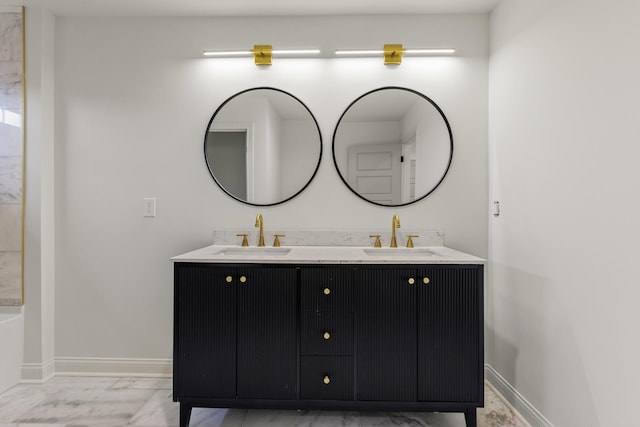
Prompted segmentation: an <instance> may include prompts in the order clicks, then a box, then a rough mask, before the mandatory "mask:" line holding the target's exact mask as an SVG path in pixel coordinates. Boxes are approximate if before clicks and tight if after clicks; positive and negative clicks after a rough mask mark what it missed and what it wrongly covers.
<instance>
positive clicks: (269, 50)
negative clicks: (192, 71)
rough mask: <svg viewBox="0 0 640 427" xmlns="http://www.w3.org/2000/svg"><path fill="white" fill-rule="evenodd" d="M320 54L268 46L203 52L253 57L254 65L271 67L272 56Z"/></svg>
mask: <svg viewBox="0 0 640 427" xmlns="http://www.w3.org/2000/svg"><path fill="white" fill-rule="evenodd" d="M319 53H320V49H273V46H271V45H270V44H256V45H254V46H253V49H249V50H205V51H204V52H202V54H203V55H204V56H208V57H218V58H231V57H236V56H253V60H254V62H255V64H256V65H271V59H272V57H273V55H276V56H278V55H282V56H311V55H317V54H319Z"/></svg>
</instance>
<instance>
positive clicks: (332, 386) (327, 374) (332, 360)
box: [300, 356, 353, 400]
mask: <svg viewBox="0 0 640 427" xmlns="http://www.w3.org/2000/svg"><path fill="white" fill-rule="evenodd" d="M300 397H301V398H302V399H314V400H353V357H340V356H302V357H301V358H300Z"/></svg>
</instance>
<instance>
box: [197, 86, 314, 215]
mask: <svg viewBox="0 0 640 427" xmlns="http://www.w3.org/2000/svg"><path fill="white" fill-rule="evenodd" d="M265 89H266V90H274V91H276V92H280V93H283V94H285V95H289V96H290V97H291V98H293V99H295V100H296V101H298V102H299V103H300V105H302V106H303V107H304V108H305V110H307V112H308V113H309V115H310V116H311V118H312V119H313V123H314V124H315V125H316V129H317V131H318V138H319V143H320V152H319V153H318V163H317V164H316V168H315V170H314V171H313V174H312V175H311V177H310V178H309V180H308V181H307V182H306V183H305V185H304V186H303V187H302V188H301V189H300V190H299V191H298V192H297V193H295V194H293V195H292V196H289V197H287V198H286V199H283V200H280V201H278V202H273V203H264V204H262V203H251V202H248V201H246V200H242V199H240V198H238V197H236V196H235V195H233V194H231V193H229V192H228V191H227V190H226V189H225V188H224V187H223V186H222V184H221V183H220V182H219V181H218V180H217V179H216V176H215V175H214V173H213V171H212V170H211V167H210V166H209V162H208V161H207V136H208V134H209V129H211V125H212V124H213V120H214V119H215V117H216V116H217V115H218V113H219V112H220V110H222V108H224V106H225V105H227V103H229V102H230V101H231V100H232V99H234V98H236V97H237V96H240V95H242V94H244V93H247V92H251V91H255V90H265ZM203 147H204V162H205V165H206V166H207V170H208V171H209V175H211V178H213V181H214V182H215V183H216V184H217V185H218V187H220V189H221V190H222V191H223V192H224V193H225V194H227V195H228V196H229V197H231V198H232V199H234V200H237V201H239V202H241V203H244V204H246V205H249V206H276V205H280V204H283V203H286V202H288V201H289V200H291V199H293V198H295V197H297V196H298V195H299V194H300V193H302V192H303V191H304V190H306V188H307V187H308V186H309V184H311V181H313V179H314V178H315V176H316V174H317V173H318V169H319V168H320V162H321V161H322V151H323V141H322V132H320V126H318V121H317V120H316V118H315V116H314V115H313V113H312V112H311V110H310V109H309V107H307V106H306V104H305V103H304V102H302V101H301V100H300V99H299V98H297V97H296V96H294V95H292V94H291V93H289V92H287V91H284V90H282V89H278V88H274V87H268V86H258V87H254V88H250V89H245V90H242V91H240V92H238V93H236V94H234V95H232V96H230V97H229V98H227V99H226V100H225V101H224V102H223V103H222V104H220V106H219V107H218V108H217V109H216V111H215V112H214V113H213V115H212V116H211V119H210V120H209V123H208V124H207V127H206V129H205V133H204V144H203Z"/></svg>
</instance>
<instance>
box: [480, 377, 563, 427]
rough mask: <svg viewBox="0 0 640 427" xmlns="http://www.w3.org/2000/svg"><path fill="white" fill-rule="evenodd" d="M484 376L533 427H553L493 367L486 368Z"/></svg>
mask: <svg viewBox="0 0 640 427" xmlns="http://www.w3.org/2000/svg"><path fill="white" fill-rule="evenodd" d="M484 374H485V378H486V380H487V381H488V382H489V384H490V385H491V386H492V387H493V388H494V389H495V390H496V391H497V392H498V393H500V394H501V395H502V397H504V398H505V400H506V401H507V402H508V403H509V404H510V405H511V406H512V407H513V409H515V410H516V411H517V412H518V413H519V414H520V415H521V416H522V418H524V419H525V421H527V422H528V423H529V424H530V425H531V427H553V424H551V422H549V420H547V419H546V418H545V417H544V415H542V414H541V413H540V411H538V410H537V409H536V408H535V407H534V406H533V405H532V404H531V403H530V402H529V401H528V400H527V399H525V398H524V396H522V395H521V394H520V393H519V392H518V390H516V389H515V388H514V387H513V386H512V385H511V384H509V382H508V381H507V380H505V379H504V378H503V377H502V375H500V374H499V373H498V371H496V370H495V369H493V367H491V365H485V366H484Z"/></svg>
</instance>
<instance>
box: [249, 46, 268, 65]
mask: <svg viewBox="0 0 640 427" xmlns="http://www.w3.org/2000/svg"><path fill="white" fill-rule="evenodd" d="M252 52H253V60H254V61H255V63H256V65H271V57H272V56H273V47H272V46H271V45H270V44H256V45H253V51H252Z"/></svg>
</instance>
